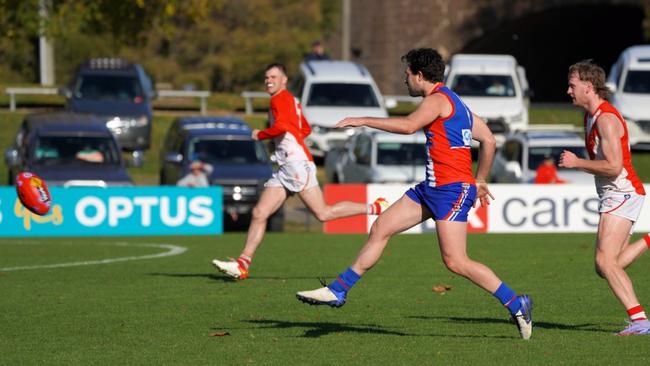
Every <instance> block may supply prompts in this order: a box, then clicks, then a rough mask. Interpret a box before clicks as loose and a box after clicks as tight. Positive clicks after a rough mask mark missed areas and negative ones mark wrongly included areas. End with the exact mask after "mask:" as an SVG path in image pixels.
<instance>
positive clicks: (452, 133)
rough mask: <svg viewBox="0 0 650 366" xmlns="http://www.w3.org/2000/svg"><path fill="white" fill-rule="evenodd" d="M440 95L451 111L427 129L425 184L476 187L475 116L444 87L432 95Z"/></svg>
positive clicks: (441, 85) (437, 88) (425, 129)
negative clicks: (460, 184)
mask: <svg viewBox="0 0 650 366" xmlns="http://www.w3.org/2000/svg"><path fill="white" fill-rule="evenodd" d="M436 93H440V94H442V95H443V96H445V97H446V98H447V100H449V103H450V104H451V106H452V111H451V113H450V114H449V115H448V116H445V117H438V118H436V119H435V120H434V121H433V122H431V123H430V124H428V125H426V126H425V127H424V129H423V130H424V134H425V135H426V138H427V143H426V147H427V171H426V182H427V185H428V186H429V187H439V186H441V185H445V184H450V183H469V184H475V181H474V176H473V174H472V154H471V150H470V149H471V142H472V124H473V122H474V120H473V118H472V112H471V111H470V110H469V108H467V106H466V105H465V103H463V102H462V101H461V100H460V97H458V95H457V94H456V93H454V92H453V91H451V90H450V89H449V88H447V87H446V86H445V85H443V84H438V86H436V87H435V88H434V89H433V91H432V92H431V94H432V95H433V94H436Z"/></svg>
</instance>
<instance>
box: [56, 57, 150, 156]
mask: <svg viewBox="0 0 650 366" xmlns="http://www.w3.org/2000/svg"><path fill="white" fill-rule="evenodd" d="M61 93H62V94H63V95H64V96H65V97H66V98H67V106H66V107H67V109H68V110H70V111H72V112H79V113H92V114H94V115H96V116H98V117H99V118H101V119H102V120H103V121H104V122H105V123H106V126H107V127H108V128H109V129H110V130H111V131H112V132H113V134H114V135H115V137H116V138H117V139H118V141H119V142H120V145H121V146H122V148H123V149H125V150H128V151H139V150H146V149H148V148H149V146H150V145H151V118H152V105H151V104H152V99H153V98H155V96H156V92H155V90H154V88H153V83H152V81H151V79H150V78H149V76H148V75H147V74H146V73H145V71H144V69H143V68H142V66H140V65H139V64H136V63H131V62H128V61H125V60H122V59H117V58H98V59H91V60H90V61H88V62H86V63H84V64H82V65H81V66H79V67H78V68H77V71H76V73H75V75H74V77H73V79H72V81H71V82H70V83H69V84H68V86H67V87H65V88H63V89H61Z"/></svg>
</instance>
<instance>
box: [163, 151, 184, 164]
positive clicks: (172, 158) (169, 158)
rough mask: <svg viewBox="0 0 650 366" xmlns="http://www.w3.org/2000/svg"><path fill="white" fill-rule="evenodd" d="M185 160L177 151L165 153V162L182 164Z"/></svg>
mask: <svg viewBox="0 0 650 366" xmlns="http://www.w3.org/2000/svg"><path fill="white" fill-rule="evenodd" d="M182 161H183V155H182V154H178V153H175V152H170V153H166V154H165V163H171V164H180V163H181V162H182Z"/></svg>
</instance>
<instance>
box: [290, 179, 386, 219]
mask: <svg viewBox="0 0 650 366" xmlns="http://www.w3.org/2000/svg"><path fill="white" fill-rule="evenodd" d="M298 196H299V197H300V199H301V200H302V202H303V203H304V204H305V206H307V208H309V210H310V211H311V212H312V213H313V214H314V216H316V218H317V219H318V220H319V221H321V222H324V221H330V220H336V219H340V218H342V217H348V216H355V215H366V214H374V215H379V214H380V213H381V210H382V209H385V208H386V207H387V206H388V202H386V201H385V200H381V199H380V200H381V201H380V200H378V201H379V202H377V201H376V202H375V203H373V204H370V205H368V204H365V203H357V202H351V201H340V202H337V203H335V204H333V205H328V204H327V203H325V198H324V197H323V191H321V189H320V187H319V186H318V185H315V186H313V187H311V188H308V189H305V190H304V191H302V192H300V193H298Z"/></svg>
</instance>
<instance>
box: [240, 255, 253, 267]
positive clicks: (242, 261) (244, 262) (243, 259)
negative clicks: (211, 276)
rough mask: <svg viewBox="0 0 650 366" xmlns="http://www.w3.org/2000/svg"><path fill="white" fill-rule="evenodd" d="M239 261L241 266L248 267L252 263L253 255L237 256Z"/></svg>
mask: <svg viewBox="0 0 650 366" xmlns="http://www.w3.org/2000/svg"><path fill="white" fill-rule="evenodd" d="M237 263H239V265H240V266H241V267H244V269H248V267H249V266H250V265H251V257H249V256H247V255H243V254H242V255H240V256H239V258H237Z"/></svg>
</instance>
